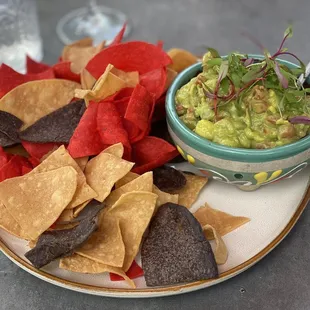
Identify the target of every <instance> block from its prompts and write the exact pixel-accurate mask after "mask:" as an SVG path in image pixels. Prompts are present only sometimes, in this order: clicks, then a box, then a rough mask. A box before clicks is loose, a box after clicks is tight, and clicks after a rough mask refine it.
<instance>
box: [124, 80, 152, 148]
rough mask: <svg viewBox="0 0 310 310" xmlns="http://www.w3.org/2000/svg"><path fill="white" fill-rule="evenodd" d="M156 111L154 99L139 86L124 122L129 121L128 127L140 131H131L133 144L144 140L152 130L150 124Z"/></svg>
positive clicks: (136, 88)
mask: <svg viewBox="0 0 310 310" xmlns="http://www.w3.org/2000/svg"><path fill="white" fill-rule="evenodd" d="M153 111H154V98H153V97H152V95H151V94H150V93H149V92H148V91H147V89H146V88H145V87H143V86H141V85H139V84H138V85H137V86H136V87H135V89H134V91H133V92H132V95H131V97H130V100H129V102H128V106H127V109H126V113H125V116H124V120H127V121H129V122H130V123H128V124H127V125H126V126H127V128H128V127H133V126H134V127H137V128H138V130H135V132H134V131H131V134H134V136H132V135H130V134H129V139H130V142H131V143H135V142H137V141H140V140H141V139H143V138H144V137H145V136H146V135H147V134H148V132H149V130H150V122H151V119H152V114H153Z"/></svg>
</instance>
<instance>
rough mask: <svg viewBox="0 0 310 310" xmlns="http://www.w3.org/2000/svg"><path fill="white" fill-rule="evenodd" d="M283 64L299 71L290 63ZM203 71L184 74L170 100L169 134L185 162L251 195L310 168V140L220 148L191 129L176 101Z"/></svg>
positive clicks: (190, 70)
mask: <svg viewBox="0 0 310 310" xmlns="http://www.w3.org/2000/svg"><path fill="white" fill-rule="evenodd" d="M250 57H253V58H262V56H261V55H250ZM281 62H282V63H284V64H286V65H287V66H289V67H291V68H294V67H297V65H295V64H293V63H291V62H288V61H284V60H281ZM201 70H202V67H201V63H197V64H194V65H192V66H191V67H189V68H187V69H186V70H184V71H183V72H181V73H180V74H179V75H178V76H177V78H176V79H175V81H174V82H173V84H172V85H171V87H170V88H169V90H168V93H167V97H166V112H167V123H168V130H169V133H170V135H171V137H172V140H173V141H174V143H175V145H176V147H177V149H178V151H179V152H180V154H181V155H182V156H183V157H184V159H186V160H187V161H188V162H189V163H191V164H192V165H194V166H195V167H196V168H198V169H199V170H200V172H201V173H202V174H204V175H206V176H207V177H212V178H213V179H214V180H217V181H221V182H224V183H228V184H232V185H235V186H238V187H239V188H240V189H242V190H248V191H250V190H255V189H257V188H259V187H260V186H262V185H267V184H270V183H274V182H278V181H280V180H283V179H286V178H291V177H293V176H295V175H296V174H297V173H298V172H300V171H301V170H303V169H304V168H305V167H307V166H308V165H309V164H310V136H307V137H305V138H303V139H301V140H299V141H297V142H294V143H291V144H288V145H285V146H280V147H277V148H273V149H265V150H254V149H242V148H232V147H227V146H223V145H220V144H216V143H213V142H210V141H208V140H207V139H205V138H202V137H200V136H199V135H197V134H196V133H194V132H193V131H191V130H190V129H188V128H187V127H186V125H185V124H184V123H183V122H182V121H181V120H180V119H179V117H178V115H177V113H176V110H175V99H174V98H175V94H176V91H177V90H178V89H179V88H180V87H182V86H183V85H184V84H186V83H187V82H189V80H190V79H191V78H193V77H195V76H196V75H197V74H198V73H199V72H201Z"/></svg>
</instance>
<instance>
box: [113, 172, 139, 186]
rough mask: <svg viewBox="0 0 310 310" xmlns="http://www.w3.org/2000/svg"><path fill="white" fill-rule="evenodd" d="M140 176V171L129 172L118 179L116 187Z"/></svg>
mask: <svg viewBox="0 0 310 310" xmlns="http://www.w3.org/2000/svg"><path fill="white" fill-rule="evenodd" d="M139 176H140V174H138V173H134V172H131V171H130V172H128V173H127V174H126V175H125V176H124V177H123V178H121V179H120V180H118V181H117V182H116V184H115V188H119V187H122V186H124V185H125V184H127V183H129V182H131V181H133V180H134V179H136V178H138V177H139Z"/></svg>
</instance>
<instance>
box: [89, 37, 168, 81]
mask: <svg viewBox="0 0 310 310" xmlns="http://www.w3.org/2000/svg"><path fill="white" fill-rule="evenodd" d="M170 63H171V58H170V57H169V56H168V55H167V53H166V52H165V51H163V50H162V49H160V48H158V47H157V46H156V45H154V44H150V43H146V42H140V41H132V42H126V43H120V44H116V45H113V46H109V47H107V48H105V49H104V50H102V51H101V52H100V53H98V54H97V55H95V56H94V57H93V58H92V59H91V60H90V61H89V63H88V64H87V66H86V69H87V70H88V71H89V72H90V73H91V75H92V76H94V77H95V78H97V79H98V78H99V77H100V76H101V75H102V74H103V72H104V71H105V69H106V67H107V66H108V65H109V64H112V65H113V66H115V67H116V68H117V69H120V70H123V71H125V72H131V71H138V72H139V73H140V74H144V73H146V72H149V71H152V70H155V69H158V68H160V67H164V66H167V65H169V64H170Z"/></svg>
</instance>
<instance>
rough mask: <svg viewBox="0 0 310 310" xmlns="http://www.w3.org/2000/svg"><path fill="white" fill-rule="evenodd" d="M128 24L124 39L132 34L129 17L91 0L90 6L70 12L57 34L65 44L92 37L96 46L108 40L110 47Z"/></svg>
mask: <svg viewBox="0 0 310 310" xmlns="http://www.w3.org/2000/svg"><path fill="white" fill-rule="evenodd" d="M125 22H126V23H127V27H126V31H125V34H124V37H125V36H127V35H128V33H129V32H130V24H129V22H128V19H127V16H126V15H125V14H124V13H123V12H121V11H118V10H116V9H113V8H109V7H105V6H103V5H99V4H98V3H97V1H96V0H89V2H88V6H87V7H84V8H80V9H76V10H74V11H71V12H69V13H68V14H67V15H65V16H63V17H62V18H61V19H60V20H59V22H58V24H57V28H56V31H57V34H58V36H59V38H60V40H61V41H62V42H63V43H64V44H70V43H72V42H74V41H77V40H80V39H83V38H85V37H91V38H92V39H93V41H94V44H99V43H100V42H102V41H104V40H106V44H107V45H108V44H109V43H110V42H111V41H112V39H113V38H114V37H115V36H116V35H117V33H118V32H119V31H120V30H121V28H122V27H123V25H124V23H125Z"/></svg>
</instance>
